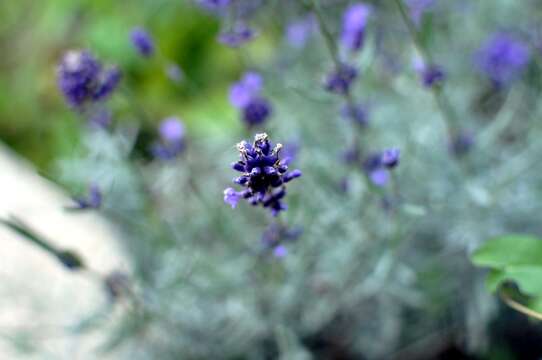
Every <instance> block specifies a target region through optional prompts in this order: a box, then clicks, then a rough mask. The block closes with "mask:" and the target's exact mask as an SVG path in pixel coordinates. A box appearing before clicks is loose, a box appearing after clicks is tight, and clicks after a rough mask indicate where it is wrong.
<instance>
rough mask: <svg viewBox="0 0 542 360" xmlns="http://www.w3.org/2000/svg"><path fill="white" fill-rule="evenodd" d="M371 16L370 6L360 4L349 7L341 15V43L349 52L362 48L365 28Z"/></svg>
mask: <svg viewBox="0 0 542 360" xmlns="http://www.w3.org/2000/svg"><path fill="white" fill-rule="evenodd" d="M370 14H371V8H370V6H368V5H366V4H362V3H358V4H354V5H351V6H350V7H348V8H347V9H346V11H345V12H344V15H343V29H342V34H341V42H342V43H343V45H344V47H345V48H347V49H349V50H351V51H358V50H360V49H361V47H362V46H363V41H364V39H365V27H366V26H367V19H368V18H369V15H370Z"/></svg>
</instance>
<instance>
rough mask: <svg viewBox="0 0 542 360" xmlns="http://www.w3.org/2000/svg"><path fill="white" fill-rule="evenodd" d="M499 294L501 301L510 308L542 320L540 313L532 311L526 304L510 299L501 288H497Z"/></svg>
mask: <svg viewBox="0 0 542 360" xmlns="http://www.w3.org/2000/svg"><path fill="white" fill-rule="evenodd" d="M499 296H500V298H501V299H502V301H503V302H504V303H505V304H506V305H508V306H510V307H511V308H512V309H514V310H516V311H519V312H520V313H522V314H524V315H527V316H530V317H532V318H534V319H537V320H541V321H542V314H541V313H539V312H538V311H534V310H532V309H529V308H528V307H527V306H525V305H523V304H521V303H519V302H517V301H516V300H514V299H512V298H511V297H510V296H508V294H506V293H505V292H504V291H503V290H502V289H500V290H499Z"/></svg>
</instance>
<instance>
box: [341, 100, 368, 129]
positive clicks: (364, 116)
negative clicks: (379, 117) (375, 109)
mask: <svg viewBox="0 0 542 360" xmlns="http://www.w3.org/2000/svg"><path fill="white" fill-rule="evenodd" d="M341 115H342V116H343V117H344V118H346V119H349V120H352V121H353V122H354V123H356V124H358V125H360V126H361V127H365V126H367V124H368V123H369V116H368V111H367V107H366V106H364V105H362V104H352V105H349V104H346V105H345V106H344V107H343V108H342V110H341Z"/></svg>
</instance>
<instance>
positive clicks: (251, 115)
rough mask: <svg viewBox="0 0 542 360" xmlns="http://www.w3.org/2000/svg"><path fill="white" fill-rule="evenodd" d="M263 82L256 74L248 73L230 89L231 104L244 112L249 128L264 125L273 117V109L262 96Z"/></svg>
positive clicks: (243, 115) (244, 118)
mask: <svg viewBox="0 0 542 360" xmlns="http://www.w3.org/2000/svg"><path fill="white" fill-rule="evenodd" d="M262 84H263V80H262V77H261V75H260V74H258V73H256V72H247V73H245V74H244V75H243V77H242V78H241V80H240V81H238V82H236V83H235V84H233V85H232V86H231V87H230V102H231V103H232V105H233V106H235V107H236V108H238V109H240V110H241V112H242V118H243V121H244V122H245V123H246V124H247V126H248V127H252V126H255V125H260V124H262V123H263V122H264V121H265V120H267V118H268V117H269V116H270V115H271V112H272V107H271V104H270V103H269V101H267V100H266V99H265V98H263V97H262V96H261V95H260V94H261V90H262Z"/></svg>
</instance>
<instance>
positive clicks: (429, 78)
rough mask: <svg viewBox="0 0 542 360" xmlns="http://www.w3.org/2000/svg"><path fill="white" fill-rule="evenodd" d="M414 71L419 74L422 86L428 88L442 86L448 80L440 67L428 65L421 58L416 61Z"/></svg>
mask: <svg viewBox="0 0 542 360" xmlns="http://www.w3.org/2000/svg"><path fill="white" fill-rule="evenodd" d="M414 70H416V72H417V73H418V75H419V77H420V81H421V84H422V85H423V86H424V87H427V88H430V87H432V86H434V85H440V84H441V83H442V82H444V80H445V79H446V74H445V73H444V70H443V69H442V68H441V67H440V66H438V65H426V64H425V63H424V62H423V60H422V59H421V58H416V59H415V60H414Z"/></svg>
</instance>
